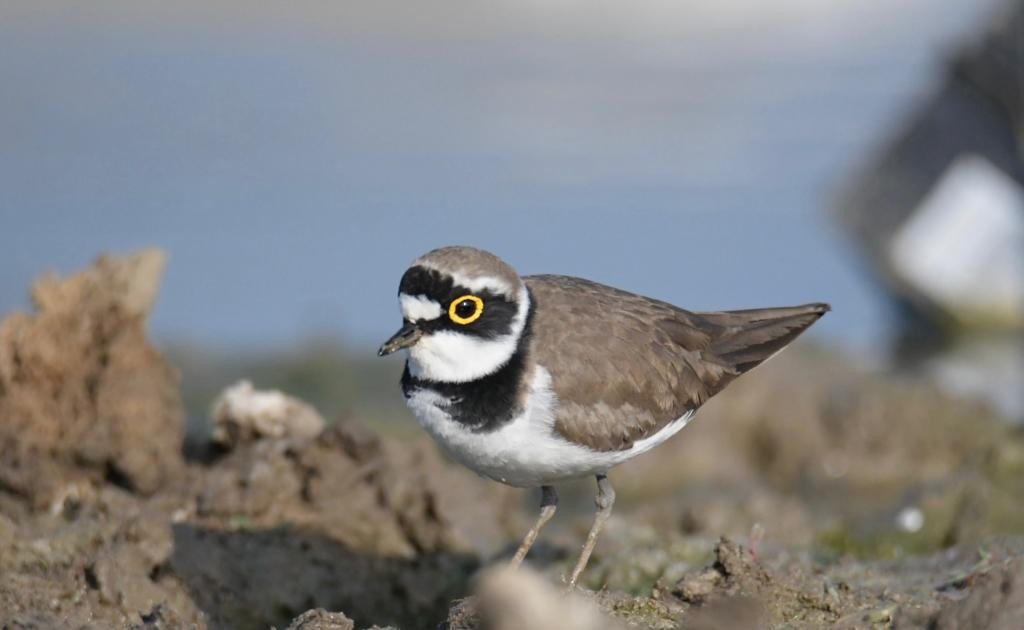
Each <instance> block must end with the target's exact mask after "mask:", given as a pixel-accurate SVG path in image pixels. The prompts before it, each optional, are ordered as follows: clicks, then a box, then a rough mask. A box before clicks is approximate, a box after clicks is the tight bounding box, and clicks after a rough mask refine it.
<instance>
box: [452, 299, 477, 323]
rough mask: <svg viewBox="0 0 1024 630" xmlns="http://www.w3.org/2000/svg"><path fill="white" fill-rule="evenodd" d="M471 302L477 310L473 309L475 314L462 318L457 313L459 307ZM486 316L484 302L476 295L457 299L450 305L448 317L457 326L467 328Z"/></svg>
mask: <svg viewBox="0 0 1024 630" xmlns="http://www.w3.org/2000/svg"><path fill="white" fill-rule="evenodd" d="M466 300H469V301H470V302H472V303H473V304H474V305H475V306H476V308H474V309H473V313H472V314H470V315H468V316H467V317H462V316H461V315H459V314H458V313H457V312H456V311H458V308H459V305H460V304H462V303H463V302H465V301H466ZM483 314H484V301H483V300H481V299H480V298H478V297H477V296H475V295H463V296H462V297H460V298H455V299H454V300H452V303H451V304H449V305H448V317H449V318H450V319H451V320H452V321H453V322H455V323H456V324H461V325H463V326H465V325H466V324H472V323H473V322H475V321H476V320H478V319H480V316H481V315H483Z"/></svg>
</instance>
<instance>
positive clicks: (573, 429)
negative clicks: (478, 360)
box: [523, 276, 829, 451]
mask: <svg viewBox="0 0 1024 630" xmlns="http://www.w3.org/2000/svg"><path fill="white" fill-rule="evenodd" d="M523 280H524V281H525V282H526V284H527V286H528V287H529V288H530V291H531V294H532V295H533V299H534V302H535V304H536V311H535V315H534V318H535V319H534V325H533V327H532V330H533V337H532V340H531V343H530V348H529V352H530V358H531V361H533V362H535V363H539V364H540V365H543V366H544V367H546V368H547V369H548V370H549V371H550V372H551V376H552V387H553V389H554V391H555V394H556V395H557V396H558V401H559V404H558V408H557V411H556V414H555V431H557V432H558V433H559V434H561V435H562V436H563V437H565V438H566V439H568V440H570V441H572V442H576V443H578V444H584V445H586V446H588V447H590V448H593V449H596V450H602V451H611V450H623V449H628V448H630V447H631V446H632V445H633V443H634V442H636V441H637V440H641V439H643V438H645V437H648V436H650V435H653V434H655V433H657V432H658V431H659V430H660V429H662V428H663V427H664V426H665V425H666V424H668V423H669V422H671V421H672V420H675V419H676V418H679V417H681V416H682V415H684V414H685V413H686V412H687V411H688V410H691V409H696V408H697V407H700V406H701V405H702V404H704V402H705V401H707V400H708V399H709V398H711V397H712V396H714V395H715V394H717V393H718V392H720V391H721V390H722V389H724V388H725V387H726V385H728V384H729V383H731V382H732V381H733V380H735V379H736V377H738V376H739V375H740V374H743V373H744V372H746V371H748V370H750V369H752V368H754V367H756V366H757V365H759V364H760V363H761V362H763V361H765V360H766V359H768V358H770V357H771V356H772V355H774V354H775V353H776V352H778V351H779V350H781V349H782V348H784V347H786V346H787V345H788V344H789V343H790V342H791V341H793V339H795V338H796V337H797V336H798V335H799V334H800V333H801V332H803V331H804V330H806V329H807V327H809V326H810V325H811V324H813V323H814V322H815V321H816V320H817V319H818V318H819V317H821V316H822V315H823V314H824V313H825V312H826V311H828V308H829V307H828V305H826V304H808V305H805V306H794V307H784V308H767V309H752V310H744V311H727V312H715V313H691V312H689V311H686V310H683V309H681V308H678V307H675V306H672V305H671V304H668V303H665V302H660V301H658V300H653V299H650V298H646V297H643V296H640V295H635V294H633V293H628V292H626V291H621V290H619V289H615V288H612V287H608V286H605V285H601V284H598V283H596V282H590V281H588V280H583V279H580V278H572V277H568V276H528V277H526V278H523Z"/></svg>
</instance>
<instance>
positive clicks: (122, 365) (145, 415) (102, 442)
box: [0, 250, 184, 508]
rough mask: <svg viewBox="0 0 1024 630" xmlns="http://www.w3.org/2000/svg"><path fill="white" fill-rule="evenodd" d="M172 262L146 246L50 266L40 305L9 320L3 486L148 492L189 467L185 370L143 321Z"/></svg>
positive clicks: (28, 495) (34, 493)
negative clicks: (152, 339) (106, 483)
mask: <svg viewBox="0 0 1024 630" xmlns="http://www.w3.org/2000/svg"><path fill="white" fill-rule="evenodd" d="M163 265H164V255H163V254H162V253H161V252H159V251H156V250H148V251H144V252H142V253H139V254H136V255H133V256H125V257H120V258H119V257H112V256H103V257H101V258H99V259H98V260H97V261H96V262H95V264H94V265H93V266H92V267H90V268H88V269H86V270H85V271H82V272H80V273H77V274H75V275H73V276H70V277H68V278H66V279H59V278H57V277H55V276H47V277H45V278H43V279H41V280H39V281H38V282H36V283H35V285H34V286H33V287H32V299H33V301H34V303H35V307H36V312H35V313H34V314H31V315H30V314H24V313H17V314H14V315H12V316H10V317H8V318H7V319H6V320H4V322H3V323H2V324H0V489H3V490H5V491H7V492H9V493H13V494H15V495H17V496H19V497H22V498H24V499H27V500H28V502H29V503H30V504H31V506H32V507H33V508H40V507H42V506H46V505H49V504H50V503H51V502H52V501H53V500H54V499H55V498H57V497H58V495H59V494H60V493H61V492H62V490H63V489H64V488H66V487H67V486H69V484H72V483H74V482H80V481H90V482H95V481H99V480H103V479H107V480H110V481H114V482H115V483H117V484H119V485H123V486H125V487H127V488H130V489H131V490H133V491H137V492H141V493H144V494H148V493H152V492H154V491H155V490H157V489H158V488H159V487H160V486H161V485H163V484H164V483H166V482H167V481H168V480H169V479H171V478H173V477H174V476H175V475H176V474H177V473H178V471H179V470H180V469H181V466H182V458H181V447H182V441H183V438H184V422H183V417H182V409H181V401H180V396H179V393H178V389H177V384H178V378H177V375H176V373H175V371H174V369H172V368H171V366H170V365H168V364H167V363H166V362H165V361H164V360H163V358H162V357H161V356H160V354H159V353H158V352H157V351H156V350H155V349H154V348H153V346H152V345H150V343H149V341H148V340H147V339H146V328H145V327H146V317H147V316H148V314H149V311H150V309H151V308H152V306H153V302H154V300H155V298H156V293H157V288H158V286H159V281H160V275H161V272H162V270H163Z"/></svg>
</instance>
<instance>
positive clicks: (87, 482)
mask: <svg viewBox="0 0 1024 630" xmlns="http://www.w3.org/2000/svg"><path fill="white" fill-rule="evenodd" d="M162 266H163V257H162V255H161V254H160V253H159V252H143V253H141V254H139V255H135V256H129V257H123V258H114V257H105V258H101V259H100V260H99V261H97V263H96V264H95V265H93V266H92V267H90V268H88V269H86V270H84V271H82V272H80V273H78V274H76V275H73V276H71V277H68V278H65V279H59V278H55V277H47V278H44V279H43V280H40V281H39V282H37V283H36V285H35V286H34V287H33V290H32V295H33V299H34V302H35V305H36V308H35V312H34V313H31V314H14V315H11V316H10V317H8V318H7V319H6V320H4V321H3V323H2V324H0V626H2V627H4V628H53V627H79V628H111V627H117V628H120V627H132V628H147V627H153V628H178V627H200V628H203V627H209V628H267V627H269V626H276V627H279V628H284V627H286V626H289V624H291V625H290V627H293V628H305V629H307V630H309V629H314V628H353V627H354V628H366V627H371V626H373V625H375V624H376V625H379V626H393V627H397V628H405V629H414V628H434V627H437V626H438V624H443V625H444V626H446V627H449V628H476V627H488V628H497V629H512V628H540V629H543V628H573V627H576V628H603V627H606V628H616V627H624V626H627V625H628V626H631V627H649V628H673V627H678V626H679V625H682V626H683V627H688V628H735V627H756V626H763V627H821V626H837V627H851V628H853V627H874V626H878V627H885V626H889V627H898V628H918V627H928V628H984V627H991V628H1017V627H1020V626H1021V622H1022V620H1024V559H1022V555H1024V539H1022V538H1021V537H1020V536H1019V535H1020V534H1021V533H1024V500H1022V499H1024V437H1022V436H1021V435H1020V433H1019V432H1015V431H1014V430H1012V429H1010V428H1008V427H1007V426H1005V425H1004V424H1002V423H1000V422H999V421H998V420H997V419H996V418H994V417H993V416H992V415H991V413H990V412H988V411H987V410H986V409H984V408H982V407H980V406H978V405H974V404H971V403H967V402H963V401H959V400H955V399H951V398H949V397H947V396H944V395H942V394H941V393H939V392H937V391H935V390H934V389H932V388H931V387H929V386H928V385H927V384H924V383H920V382H915V381H911V380H907V379H905V378H902V377H896V376H892V375H870V374H865V373H862V372H860V371H858V370H857V369H855V368H854V367H851V365H850V363H849V362H848V361H846V360H845V359H844V358H843V357H840V356H837V355H835V354H834V353H832V352H829V351H827V350H824V349H816V348H813V347H806V346H805V347H803V348H801V349H794V351H793V352H789V353H787V354H784V355H783V356H782V357H780V358H779V359H777V360H775V361H773V362H772V364H771V366H770V367H766V368H765V369H763V370H759V371H757V372H756V373H755V374H752V375H750V376H749V377H745V378H744V379H742V380H741V381H740V382H739V383H737V384H736V385H735V386H733V387H731V388H730V389H729V390H728V392H726V393H725V394H724V395H723V396H721V397H720V398H718V399H715V400H713V401H712V402H711V403H710V404H709V405H708V406H707V408H705V409H704V410H702V412H701V414H700V416H699V419H698V420H697V421H696V422H695V423H694V424H693V425H692V426H691V427H688V428H687V430H686V431H685V432H684V433H683V434H682V435H681V436H680V437H679V438H677V439H674V440H672V441H670V442H669V443H668V444H666V445H664V446H662V447H660V448H659V449H657V450H656V451H655V452H653V453H652V454H650V455H649V456H647V457H644V458H641V459H640V460H637V461H635V462H631V463H630V464H627V465H625V466H623V467H622V468H621V469H618V470H616V471H614V472H613V474H612V479H613V481H614V483H615V484H616V488H617V491H618V495H619V499H620V501H619V504H618V505H617V506H616V510H617V511H616V514H615V515H614V516H613V518H612V520H611V521H610V522H609V526H608V530H607V533H606V535H605V536H604V538H603V539H602V541H601V544H600V545H599V547H598V550H597V553H596V555H595V558H594V560H593V562H592V564H591V567H590V569H589V570H588V572H587V574H586V584H585V586H586V588H584V589H581V590H580V591H578V592H574V593H570V594H568V595H566V594H565V593H564V592H563V588H562V587H561V586H560V582H559V578H560V576H561V575H562V574H563V573H564V572H565V570H566V567H567V566H568V565H569V563H570V562H571V561H572V559H573V558H572V556H573V554H574V553H575V550H576V546H577V545H578V544H579V542H581V541H582V532H584V531H585V528H586V527H587V525H588V523H587V518H588V516H589V508H588V503H589V501H590V497H589V493H590V492H591V488H590V485H589V484H579V485H576V486H571V487H569V488H567V489H566V491H565V492H564V497H565V499H564V501H563V508H561V511H560V513H559V514H558V515H557V516H556V519H555V521H556V522H555V523H554V524H553V526H552V527H551V529H550V531H547V532H545V533H544V534H543V536H542V538H543V542H542V544H540V545H538V547H537V549H536V552H535V553H534V554H532V555H531V557H530V559H529V564H530V567H531V568H529V569H526V570H523V571H519V572H509V571H503V570H501V569H500V567H501V564H502V559H503V558H504V557H507V555H508V553H509V548H510V546H512V545H513V544H514V543H515V542H516V540H517V538H518V536H519V535H521V533H522V531H523V530H524V529H525V527H526V523H527V522H528V520H529V519H530V518H532V516H533V511H534V509H535V507H534V506H533V504H534V502H535V500H536V497H534V496H532V494H524V493H523V492H521V491H516V490H512V489H507V488H503V487H500V486H498V485H496V484H491V483H490V482H486V481H483V480H480V479H477V478H476V477H474V476H473V475H472V474H471V473H469V472H467V471H464V470H461V469H458V468H456V467H453V466H451V465H449V464H448V463H446V462H445V461H443V459H442V458H441V457H440V456H439V455H438V454H437V452H436V450H435V449H434V448H433V447H432V445H430V444H429V443H427V442H426V441H422V442H414V443H408V442H395V441H389V440H386V439H383V438H381V437H380V436H379V435H377V434H376V433H374V432H373V431H371V430H370V429H368V428H366V427H365V426H363V425H360V424H358V423H355V422H346V423H343V424H338V425H334V426H326V427H325V428H321V424H320V420H319V419H318V417H315V410H312V409H310V408H309V407H308V406H306V405H304V404H302V403H301V402H300V401H294V400H291V401H289V402H288V404H283V405H281V406H280V408H279V409H280V411H279V412H274V413H276V414H277V415H274V417H270V418H268V417H266V416H261V417H259V418H258V422H256V421H253V423H250V424H246V423H247V422H249V421H248V420H246V417H245V415H244V413H242V412H236V411H230V410H228V411H224V412H223V414H219V416H220V415H223V418H220V417H219V419H218V423H219V424H218V427H217V429H218V430H217V431H215V433H214V436H216V439H215V440H214V437H213V436H211V443H210V445H209V448H208V449H207V451H206V452H207V453H208V455H207V456H204V457H202V458H201V459H186V458H185V457H184V455H183V440H184V431H185V428H184V426H185V423H184V419H183V414H182V411H181V408H182V407H181V400H180V394H179V393H178V386H177V383H178V376H177V374H176V372H175V370H174V369H173V368H172V367H171V366H170V365H169V364H168V363H167V362H166V361H165V360H164V359H163V357H161V355H160V354H159V352H157V350H156V349H155V348H154V347H153V346H152V345H151V344H150V342H149V341H148V339H147V337H146V329H145V321H146V317H147V315H148V312H149V310H150V308H151V306H152V304H153V300H154V298H155V296H156V294H157V291H158V285H159V277H160V272H161V269H162ZM396 395H397V393H396ZM212 402H213V401H211V403H212ZM260 409H263V410H265V408H264V407H260ZM289 410H290V411H289ZM723 536H725V537H724V538H723ZM317 609H319V610H317Z"/></svg>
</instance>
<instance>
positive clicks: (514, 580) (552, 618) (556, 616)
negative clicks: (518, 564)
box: [450, 567, 623, 630]
mask: <svg viewBox="0 0 1024 630" xmlns="http://www.w3.org/2000/svg"><path fill="white" fill-rule="evenodd" d="M477 597H478V600H477V611H478V615H479V619H480V624H481V626H482V627H485V628H489V629H492V630H522V629H523V628H531V629H533V630H612V629H618V628H622V627H623V626H622V624H620V623H619V622H618V621H617V620H615V619H613V618H612V617H610V616H608V615H606V614H604V613H603V612H602V611H601V609H600V608H599V607H598V606H597V605H596V604H595V603H594V602H593V601H590V600H588V599H587V598H585V597H583V596H581V595H578V594H576V593H573V592H568V593H567V592H565V591H564V586H561V585H559V586H556V585H554V584H551V583H550V582H548V581H547V580H545V579H544V578H543V577H541V576H540V574H538V573H536V572H534V571H532V570H530V569H528V568H521V569H510V568H508V567H500V568H497V569H492V570H490V571H488V572H486V573H485V574H484V575H483V576H482V577H481V578H480V583H479V586H478V588H477ZM450 627H451V628H452V629H453V630H454V629H455V628H457V627H459V626H454V625H450ZM462 627H466V626H462Z"/></svg>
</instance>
